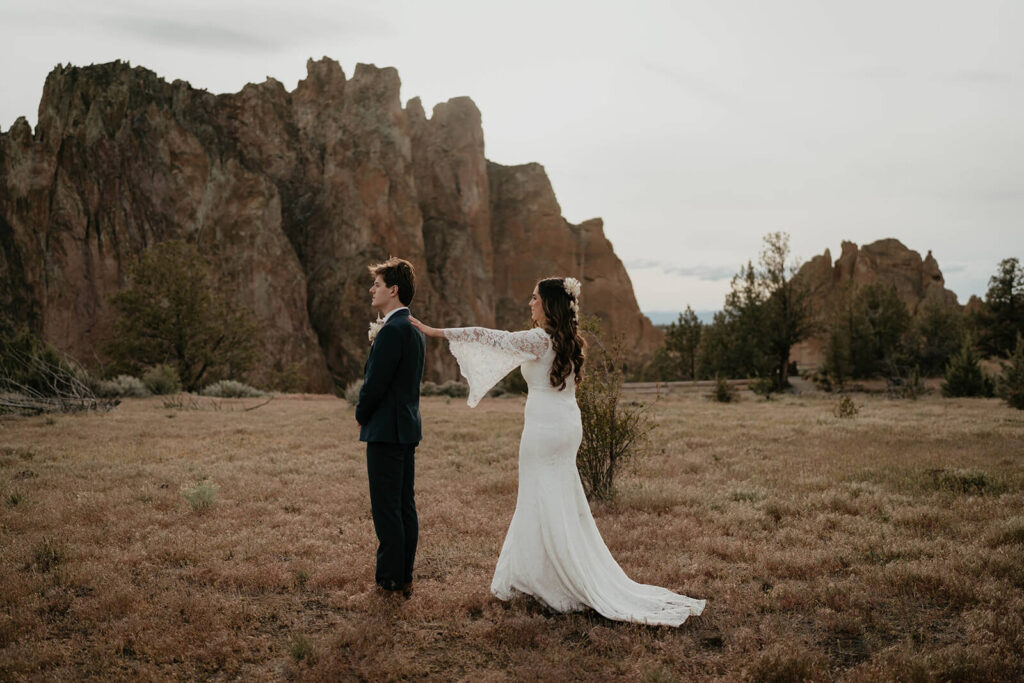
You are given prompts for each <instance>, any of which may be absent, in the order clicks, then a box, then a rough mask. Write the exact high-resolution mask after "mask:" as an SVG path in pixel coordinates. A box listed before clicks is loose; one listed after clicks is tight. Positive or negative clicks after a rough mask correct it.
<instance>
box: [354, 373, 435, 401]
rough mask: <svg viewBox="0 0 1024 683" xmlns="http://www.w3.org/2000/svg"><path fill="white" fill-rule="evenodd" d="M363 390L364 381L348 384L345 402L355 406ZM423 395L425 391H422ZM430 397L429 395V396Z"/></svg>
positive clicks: (358, 380)
mask: <svg viewBox="0 0 1024 683" xmlns="http://www.w3.org/2000/svg"><path fill="white" fill-rule="evenodd" d="M362 388H363V380H361V379H357V380H353V381H351V382H349V383H348V386H346V387H345V400H346V401H348V403H349V405H352V406H354V405H355V404H356V403H358V402H359V391H360V390H361V389H362ZM420 393H423V390H422V389H421V390H420ZM428 395H429V394H428Z"/></svg>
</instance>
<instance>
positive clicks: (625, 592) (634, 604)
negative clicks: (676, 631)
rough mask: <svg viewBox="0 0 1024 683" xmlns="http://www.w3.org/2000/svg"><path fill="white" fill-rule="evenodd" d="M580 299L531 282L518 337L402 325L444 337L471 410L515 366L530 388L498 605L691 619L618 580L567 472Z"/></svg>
mask: <svg viewBox="0 0 1024 683" xmlns="http://www.w3.org/2000/svg"><path fill="white" fill-rule="evenodd" d="M579 295H580V283H579V282H578V281H577V280H576V279H574V278H565V279H562V278H547V279H545V280H541V281H540V282H538V283H537V286H536V287H535V288H534V290H533V296H531V297H530V312H531V317H532V319H533V322H534V325H535V327H534V328H533V329H530V330H527V331H524V332H503V331H500V330H490V329H486V328H483V327H457V328H448V329H437V328H434V327H429V326H427V325H424V324H423V323H422V322H420V321H419V320H416V319H415V318H411V322H412V324H413V325H415V326H416V327H417V328H419V329H420V331H422V332H423V333H424V334H425V335H427V336H428V337H444V338H446V339H447V340H448V344H449V348H450V349H451V352H452V354H453V355H454V356H455V358H456V360H457V361H458V363H459V369H460V370H461V371H462V374H463V375H464V376H465V377H466V379H467V380H468V381H469V400H468V403H469V405H470V407H473V406H476V405H477V403H479V402H480V399H481V398H483V396H484V395H485V394H486V393H487V392H488V391H489V390H490V389H491V387H493V386H494V385H495V384H496V383H497V382H498V381H499V380H500V379H501V378H502V377H504V376H505V375H506V374H508V372H509V371H511V370H513V369H514V368H515V367H516V366H520V368H521V370H522V373H523V377H524V378H525V379H526V383H527V385H528V386H529V394H528V395H527V399H526V415H525V421H524V424H523V436H522V439H521V441H520V442H519V494H518V497H517V500H516V510H515V513H514V514H513V515H512V522H511V524H510V525H509V528H508V534H507V535H506V536H505V542H504V544H503V545H502V548H501V554H500V555H499V557H498V564H497V567H496V568H495V570H494V580H493V581H492V582H491V592H492V593H493V594H494V595H495V596H497V597H498V598H499V599H501V600H508V599H510V598H512V597H513V596H514V595H515V594H516V592H517V591H518V592H522V593H527V594H529V595H532V596H534V597H535V598H537V599H538V600H540V601H542V602H544V603H545V604H547V605H548V606H549V607H551V608H553V609H555V610H558V611H560V612H568V611H575V610H580V609H583V608H584V607H591V608H593V609H594V610H596V611H597V612H599V613H600V614H602V615H603V616H605V617H607V618H609V619H615V620H618V621H632V622H638V623H642V624H664V625H668V626H678V625H680V624H682V623H683V622H684V621H686V619H687V617H689V616H690V615H697V614H700V613H701V612H702V611H703V610H704V601H703V600H695V599H693V598H688V597H686V596H684V595H678V594H676V593H673V592H672V591H670V590H667V589H665V588H659V587H657V586H649V585H645V584H640V583H636V582H635V581H632V580H631V579H630V578H629V577H628V576H626V574H625V572H623V571H622V569H621V568H620V567H619V565H618V563H616V562H615V559H614V558H613V557H612V554H611V553H610V552H609V551H608V547H607V546H606V545H605V544H604V540H603V539H602V538H601V534H600V532H599V531H598V530H597V525H596V524H595V523H594V518H593V516H591V514H590V507H589V505H588V504H587V499H586V495H585V494H584V492H583V485H582V484H581V483H580V477H579V472H578V471H577V470H576V451H577V449H578V448H579V446H580V442H581V440H582V439H583V427H582V424H581V422H580V410H579V407H578V406H577V405H576V383H577V381H580V380H582V377H583V374H582V371H583V338H582V337H581V336H580V333H579V329H578V322H579V320H578V318H579Z"/></svg>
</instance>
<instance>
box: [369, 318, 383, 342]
mask: <svg viewBox="0 0 1024 683" xmlns="http://www.w3.org/2000/svg"><path fill="white" fill-rule="evenodd" d="M382 327H384V318H382V317H380V316H379V315H378V316H377V319H376V320H374V321H373V322H371V323H370V331H369V337H370V343H371V344H372V343H373V340H374V339H376V338H377V333H378V332H380V328H382Z"/></svg>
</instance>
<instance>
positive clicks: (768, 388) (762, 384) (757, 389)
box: [747, 377, 776, 400]
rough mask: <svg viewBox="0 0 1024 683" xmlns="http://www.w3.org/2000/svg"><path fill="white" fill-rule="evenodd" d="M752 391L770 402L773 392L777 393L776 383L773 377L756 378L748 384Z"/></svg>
mask: <svg viewBox="0 0 1024 683" xmlns="http://www.w3.org/2000/svg"><path fill="white" fill-rule="evenodd" d="M747 386H748V387H750V390H751V391H752V392H754V393H755V394H757V395H758V396H761V397H763V398H764V399H765V400H770V399H771V397H772V392H773V391H775V388H776V387H775V381H774V380H773V379H772V378H771V377H755V378H753V379H752V380H750V382H749V383H748V384H747Z"/></svg>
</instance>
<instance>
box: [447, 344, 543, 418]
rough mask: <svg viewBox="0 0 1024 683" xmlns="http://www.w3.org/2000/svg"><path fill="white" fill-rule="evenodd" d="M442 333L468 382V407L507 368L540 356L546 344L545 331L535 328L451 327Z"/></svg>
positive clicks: (501, 375) (472, 404) (500, 376)
mask: <svg viewBox="0 0 1024 683" xmlns="http://www.w3.org/2000/svg"><path fill="white" fill-rule="evenodd" d="M444 336H445V338H446V339H447V340H448V348H449V349H450V350H451V352H452V355H453V356H455V360H457V361H458V362H459V370H460V371H461V372H462V376H463V377H465V378H466V380H467V381H468V382H469V398H468V399H467V400H466V403H467V404H468V405H469V406H470V407H471V408H472V407H473V406H475V405H476V404H478V403H479V402H480V399H482V398H483V397H484V395H485V394H486V393H487V392H488V391H490V389H491V387H493V386H494V385H495V384H497V383H498V381H499V380H500V379H501V378H502V377H504V376H505V375H507V374H508V373H509V372H510V371H512V370H514V369H515V368H517V367H519V366H520V365H522V364H523V363H524V362H525V361H528V360H537V359H538V358H540V357H541V356H543V355H544V354H545V353H546V352H547V350H548V344H549V341H548V335H547V333H546V332H544V330H542V329H540V328H536V327H535V328H533V329H532V330H526V331H525V332H503V331H501V330H489V329H487V328H485V327H451V328H448V329H446V330H445V331H444Z"/></svg>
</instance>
